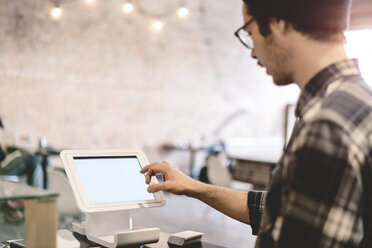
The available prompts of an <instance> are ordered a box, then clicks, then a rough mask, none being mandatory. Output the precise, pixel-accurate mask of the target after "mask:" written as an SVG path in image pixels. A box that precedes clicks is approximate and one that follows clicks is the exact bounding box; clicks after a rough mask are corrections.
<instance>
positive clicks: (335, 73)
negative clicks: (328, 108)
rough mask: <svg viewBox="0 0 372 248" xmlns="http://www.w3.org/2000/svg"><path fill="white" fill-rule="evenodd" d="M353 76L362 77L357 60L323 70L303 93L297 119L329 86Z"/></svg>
mask: <svg viewBox="0 0 372 248" xmlns="http://www.w3.org/2000/svg"><path fill="white" fill-rule="evenodd" d="M352 75H360V70H359V65H358V60H356V59H346V60H342V61H339V62H336V63H334V64H332V65H330V66H328V67H326V68H324V69H323V70H321V71H320V72H319V73H317V74H316V75H315V76H314V77H313V78H312V79H310V81H309V82H308V83H307V84H306V85H305V87H304V89H303V90H302V91H301V93H300V97H299V98H298V101H297V106H296V112H295V114H296V117H298V118H301V117H302V116H303V115H304V114H305V112H306V110H307V109H308V105H309V103H310V101H311V99H312V98H314V97H315V96H320V95H322V94H324V93H325V91H326V89H327V87H328V85H329V84H331V83H332V82H334V81H336V80H337V79H339V78H341V77H344V76H352Z"/></svg>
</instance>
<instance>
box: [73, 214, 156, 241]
mask: <svg viewBox="0 0 372 248" xmlns="http://www.w3.org/2000/svg"><path fill="white" fill-rule="evenodd" d="M85 216H86V221H85V228H84V225H77V224H75V225H74V226H73V229H74V231H75V232H78V233H80V234H82V235H86V236H87V238H88V239H89V240H90V241H93V242H95V243H97V244H100V245H103V246H105V247H109V248H114V247H117V246H120V247H123V246H124V247H125V246H135V245H143V244H149V243H156V242H158V241H159V236H160V230H159V228H141V229H133V226H132V220H131V218H130V216H129V210H122V211H110V212H95V213H85Z"/></svg>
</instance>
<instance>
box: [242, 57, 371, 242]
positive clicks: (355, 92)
mask: <svg viewBox="0 0 372 248" xmlns="http://www.w3.org/2000/svg"><path fill="white" fill-rule="evenodd" d="M296 115H297V118H298V121H297V123H296V125H295V128H294V131H293V134H292V137H291V140H290V141H289V144H288V146H287V148H286V150H285V152H284V154H283V156H282V158H281V160H280V161H279V163H278V165H277V167H276V168H275V170H274V171H273V173H272V179H271V183H270V187H269V189H268V192H267V193H266V196H265V200H264V201H265V204H264V206H265V207H263V206H262V205H261V203H259V201H257V199H255V196H254V194H257V193H252V196H251V197H249V201H252V202H251V203H249V204H248V206H250V205H251V204H252V206H250V207H249V211H252V213H250V214H252V215H255V214H256V213H257V214H259V213H262V210H263V211H264V214H263V215H262V220H261V224H260V228H259V235H258V238H257V241H256V247H258V248H274V247H276V248H282V247H285V248H288V247H289V248H291V247H296V248H297V247H301V248H320V247H321V248H366V247H372V243H371V242H372V238H371V235H370V234H371V231H372V229H371V227H372V205H371V204H372V163H371V161H372V145H371V144H372V125H371V123H372V93H371V90H370V89H369V87H368V86H367V85H366V84H365V83H364V81H363V79H362V78H361V76H360V72H359V70H358V67H357V65H356V63H355V61H353V60H346V61H342V62H339V63H336V64H333V65H332V66H330V67H328V68H326V69H325V70H324V71H322V72H320V73H319V74H318V75H316V76H315V77H314V78H313V79H312V81H310V82H309V83H308V85H307V86H306V87H305V89H304V90H303V92H302V93H301V96H300V98H299V102H298V104H297V110H296ZM257 216H258V215H257ZM257 216H256V217H251V215H250V217H251V218H252V220H253V222H252V223H253V224H254V225H256V220H257ZM252 228H253V227H252ZM254 228H256V227H254ZM254 230H255V229H254Z"/></svg>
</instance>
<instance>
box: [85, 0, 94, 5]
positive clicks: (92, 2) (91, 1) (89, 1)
mask: <svg viewBox="0 0 372 248" xmlns="http://www.w3.org/2000/svg"><path fill="white" fill-rule="evenodd" d="M95 1H96V0H84V2H85V3H86V4H88V5H92V4H94V2H95Z"/></svg>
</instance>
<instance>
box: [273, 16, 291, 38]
mask: <svg viewBox="0 0 372 248" xmlns="http://www.w3.org/2000/svg"><path fill="white" fill-rule="evenodd" d="M270 28H271V32H273V33H274V34H276V35H285V34H287V33H288V32H289V31H290V30H292V25H291V24H290V23H288V22H286V21H284V20H280V19H277V18H272V19H271V20H270Z"/></svg>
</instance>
